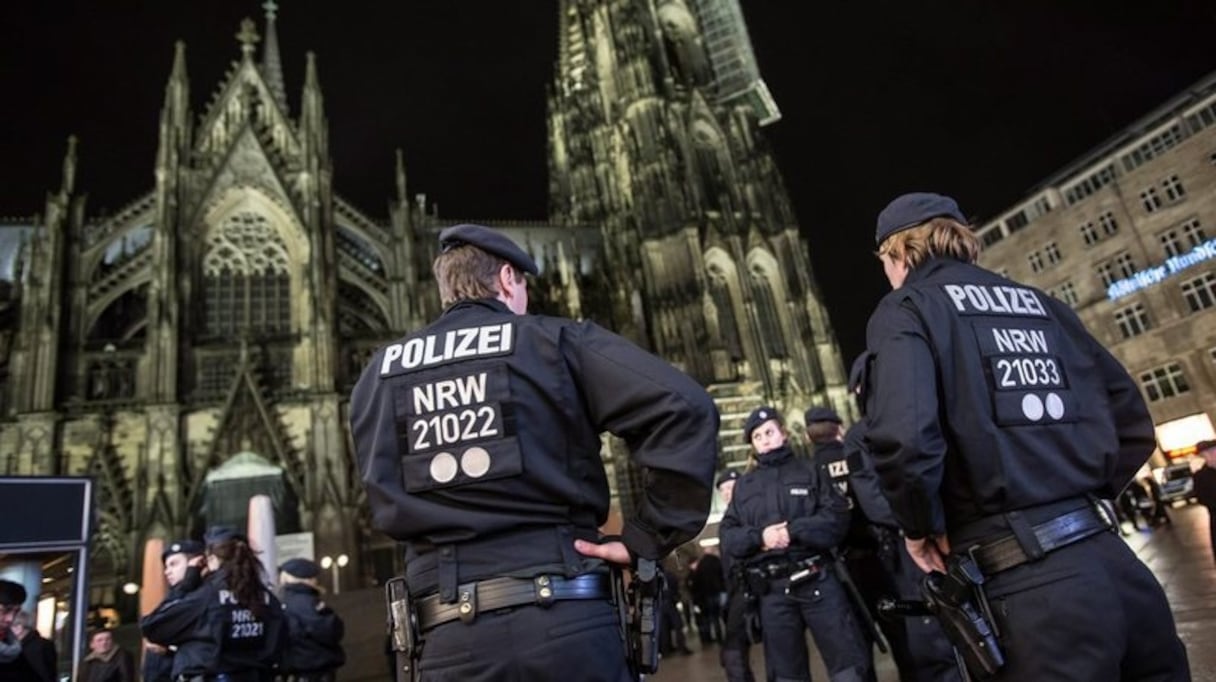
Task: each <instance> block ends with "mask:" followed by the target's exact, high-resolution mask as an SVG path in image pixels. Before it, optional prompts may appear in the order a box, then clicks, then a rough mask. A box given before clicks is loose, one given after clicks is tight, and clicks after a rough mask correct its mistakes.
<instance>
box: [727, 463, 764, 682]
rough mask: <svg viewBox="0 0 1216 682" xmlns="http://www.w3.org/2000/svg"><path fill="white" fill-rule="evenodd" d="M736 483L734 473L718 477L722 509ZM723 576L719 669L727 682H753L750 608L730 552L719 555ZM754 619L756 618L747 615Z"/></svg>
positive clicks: (757, 615) (738, 569)
mask: <svg viewBox="0 0 1216 682" xmlns="http://www.w3.org/2000/svg"><path fill="white" fill-rule="evenodd" d="M738 480H739V471H738V470H737V469H727V470H726V471H723V472H722V474H721V475H720V476H718V482H717V488H718V494H719V495H721V496H722V502H723V504H724V505H725V506H727V507H729V506H730V501H731V496H732V494H733V493H734V491H735V483H736V482H737V481H738ZM722 573H723V576H724V577H725V578H726V630H725V632H724V633H723V634H724V636H723V638H722V650H721V651H720V652H719V653H720V656H719V658H720V659H721V663H722V669H723V670H724V671H725V672H726V682H754V680H755V679H756V678H755V676H754V675H753V674H752V666H751V661H750V660H748V656H749V650H750V649H751V644H752V640H751V636H750V635H749V633H748V617H749V613H748V610H749V604H748V599H747V594H746V590H745V589H744V579H743V570H742V565H741V564H740V563H739V562H738V561H736V560H735V559H734V558H732V557H731V555H730V553H729V552H722ZM750 615H751V616H754V617H756V618H758V617H759V614H755V613H753V614H750Z"/></svg>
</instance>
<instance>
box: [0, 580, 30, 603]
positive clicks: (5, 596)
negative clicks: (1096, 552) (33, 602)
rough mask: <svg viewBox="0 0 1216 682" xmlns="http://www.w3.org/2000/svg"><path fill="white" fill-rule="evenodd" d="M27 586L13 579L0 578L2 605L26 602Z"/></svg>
mask: <svg viewBox="0 0 1216 682" xmlns="http://www.w3.org/2000/svg"><path fill="white" fill-rule="evenodd" d="M25 597H26V594H25V587H24V586H22V585H21V583H15V582H13V581H11V580H0V606H20V605H21V604H24V603H25Z"/></svg>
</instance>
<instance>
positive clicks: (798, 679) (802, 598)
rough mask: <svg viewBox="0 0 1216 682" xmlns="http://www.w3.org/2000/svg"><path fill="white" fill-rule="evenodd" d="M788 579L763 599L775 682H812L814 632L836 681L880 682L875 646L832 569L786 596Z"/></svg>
mask: <svg viewBox="0 0 1216 682" xmlns="http://www.w3.org/2000/svg"><path fill="white" fill-rule="evenodd" d="M787 585H789V580H788V579H781V580H774V581H772V582H771V583H769V592H768V594H766V595H764V596H763V597H761V598H760V622H761V625H762V626H763V628H764V671H765V676H766V677H767V679H768V681H769V682H806V681H808V680H810V679H811V664H810V659H809V658H808V656H807V650H806V629H807V628H808V627H809V628H810V630H811V636H812V637H814V639H815V646H816V647H817V648H818V649H819V653H820V654H821V655H822V656H823V662H824V664H825V665H826V666H827V669H828V674H829V675H831V678H832V682H862V681H864V680H873V679H874V659H873V656H872V655H871V653H870V644H869V642H867V641H866V639H865V636H864V635H863V634H862V632H861V628H860V627H858V624H857V618H856V616H855V615H854V613H853V608H852V607H851V606H850V605H849V602H848V599H847V597H846V596H845V593H844V588H843V587H842V586H841V584H840V581H839V580H837V578H836V576H835V575H833V574H832V572H831V570H830V569H827V570H821V571H819V572H818V573H817V574H816V575H815V576H814V577H812V578H810V579H808V580H805V581H803V582H801V583H799V584H798V585H797V586H795V587H794V588H793V589H792V590H791V591H790V594H788V595H787V594H786V593H785V588H786V586H787Z"/></svg>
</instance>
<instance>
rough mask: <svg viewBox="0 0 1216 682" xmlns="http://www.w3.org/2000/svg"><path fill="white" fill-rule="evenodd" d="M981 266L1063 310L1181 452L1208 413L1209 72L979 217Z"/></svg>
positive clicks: (1212, 209)
mask: <svg viewBox="0 0 1216 682" xmlns="http://www.w3.org/2000/svg"><path fill="white" fill-rule="evenodd" d="M976 233H977V234H978V235H979V237H980V240H981V241H982V242H983V244H984V250H983V253H982V254H981V256H980V264H981V265H983V266H984V267H987V268H990V269H992V270H995V271H997V272H1000V273H1002V274H1004V275H1007V276H1009V277H1011V278H1013V279H1015V280H1018V281H1021V282H1025V283H1027V284H1031V285H1034V286H1037V287H1039V288H1041V289H1043V290H1045V291H1047V292H1049V293H1051V294H1052V295H1054V296H1056V297H1057V298H1059V299H1061V300H1063V301H1065V302H1066V303H1068V304H1069V305H1071V306H1072V307H1073V308H1074V309H1075V310H1076V311H1077V313H1078V315H1079V316H1080V317H1081V319H1082V320H1083V321H1084V322H1085V324H1086V326H1087V327H1089V329H1090V331H1092V332H1093V333H1094V335H1095V336H1097V338H1098V339H1099V340H1100V341H1101V342H1102V343H1103V344H1105V345H1106V347H1107V348H1109V349H1110V350H1111V352H1112V353H1114V355H1115V356H1116V357H1117V358H1119V360H1120V361H1122V362H1123V364H1124V365H1125V366H1126V367H1127V369H1128V370H1129V371H1130V372H1131V374H1132V376H1133V377H1135V378H1136V380H1137V382H1138V383H1139V385H1140V390H1141V391H1142V392H1143V394H1144V397H1145V399H1146V400H1147V401H1148V404H1149V408H1150V409H1151V410H1152V413H1153V419H1154V421H1155V422H1156V423H1157V426H1158V439H1159V441H1160V443H1161V447H1162V449H1163V450H1165V451H1166V452H1167V453H1171V454H1183V453H1185V452H1187V451H1188V448H1189V447H1191V446H1193V445H1194V442H1195V441H1197V440H1200V439H1201V438H1203V437H1211V429H1212V426H1211V424H1212V420H1213V419H1214V418H1216V73H1213V74H1210V75H1208V76H1207V77H1205V78H1204V79H1202V80H1201V81H1199V82H1198V83H1196V84H1195V85H1194V86H1192V87H1191V88H1189V89H1187V90H1186V91H1185V92H1182V93H1180V94H1179V95H1177V96H1176V97H1174V98H1173V99H1171V100H1170V101H1168V102H1166V103H1165V104H1163V105H1162V106H1160V107H1158V108H1157V109H1156V110H1154V111H1153V112H1151V113H1150V114H1148V115H1147V116H1145V117H1143V118H1141V119H1140V120H1138V121H1136V122H1135V123H1133V124H1132V125H1130V126H1128V127H1127V128H1125V129H1124V130H1123V131H1121V132H1120V133H1119V134H1117V135H1115V136H1114V137H1112V138H1111V139H1109V140H1107V141H1106V142H1104V143H1103V144H1101V145H1099V146H1098V147H1097V148H1095V149H1094V150H1092V151H1091V152H1089V153H1088V154H1085V155H1084V156H1082V157H1081V158H1080V159H1078V160H1077V161H1075V162H1073V163H1072V164H1070V165H1069V166H1067V167H1066V168H1064V169H1063V170H1061V171H1060V172H1058V173H1056V174H1055V175H1053V176H1051V177H1050V178H1048V179H1047V180H1045V181H1044V182H1042V183H1041V184H1040V185H1039V186H1037V187H1036V188H1034V189H1033V190H1032V191H1031V192H1030V193H1029V194H1028V195H1027V196H1026V197H1025V198H1023V199H1022V200H1021V201H1020V202H1018V203H1017V204H1016V205H1014V206H1013V207H1011V208H1010V209H1009V210H1007V211H1005V212H1004V213H1002V214H1000V215H999V216H997V217H996V218H994V219H992V220H988V221H986V222H980V223H977V227H976Z"/></svg>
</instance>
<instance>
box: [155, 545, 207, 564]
mask: <svg viewBox="0 0 1216 682" xmlns="http://www.w3.org/2000/svg"><path fill="white" fill-rule="evenodd" d="M204 551H205V548H204V547H203V543H201V542H199V541H198V540H175V541H173V542H171V543H169V544H168V545H165V551H163V552H161V553H160V561H161V563H164V562H165V560H166V559H168V558H169V557H171V556H173V555H174V554H185V555H186V556H200V555H202V554H203V553H204Z"/></svg>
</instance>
